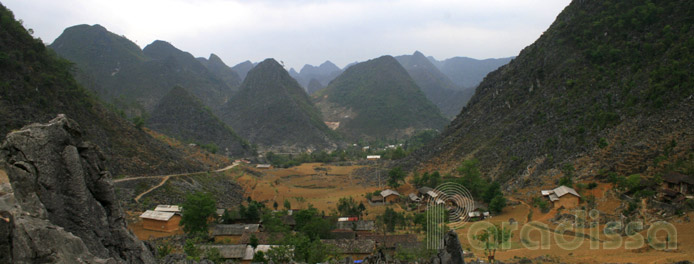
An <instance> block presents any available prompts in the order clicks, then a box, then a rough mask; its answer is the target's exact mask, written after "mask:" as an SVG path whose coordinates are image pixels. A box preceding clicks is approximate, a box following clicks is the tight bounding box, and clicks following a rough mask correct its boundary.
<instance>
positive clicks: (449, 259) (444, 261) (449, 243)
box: [431, 230, 465, 264]
mask: <svg viewBox="0 0 694 264" xmlns="http://www.w3.org/2000/svg"><path fill="white" fill-rule="evenodd" d="M431 263H441V264H464V263H465V260H464V259H463V247H462V245H460V240H458V234H457V233H455V231H453V230H450V231H448V233H446V237H445V238H444V239H443V248H442V249H441V250H439V253H438V254H437V255H436V256H435V257H434V258H433V259H432V260H431Z"/></svg>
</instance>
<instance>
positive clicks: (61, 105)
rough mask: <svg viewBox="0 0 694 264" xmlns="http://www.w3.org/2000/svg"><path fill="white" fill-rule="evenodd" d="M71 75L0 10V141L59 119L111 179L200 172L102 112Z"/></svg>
mask: <svg viewBox="0 0 694 264" xmlns="http://www.w3.org/2000/svg"><path fill="white" fill-rule="evenodd" d="M128 50H130V49H125V50H124V52H128ZM134 56H135V57H137V56H138V54H137V53H136V54H134ZM124 63H125V62H124ZM72 69H73V64H72V63H70V62H68V61H66V60H64V59H61V58H59V57H58V56H57V55H56V54H55V53H54V52H52V51H51V50H50V49H47V48H46V46H44V44H43V42H41V40H40V39H34V38H33V37H32V36H31V35H29V33H28V32H27V30H26V29H24V27H23V26H22V25H21V24H20V23H18V22H17V21H15V18H14V16H13V15H12V13H11V12H10V11H9V10H7V9H6V8H5V7H4V6H1V5H0V76H2V78H0V91H1V92H0V115H1V116H2V118H0V135H3V137H4V135H5V134H7V133H8V132H9V131H12V130H16V129H20V128H21V127H22V126H24V125H27V124H30V123H36V122H47V121H49V120H51V119H53V118H55V117H56V116H57V115H58V114H61V113H62V114H66V115H67V116H68V117H70V118H72V119H74V120H76V121H77V122H78V123H79V124H80V126H81V128H82V130H83V131H85V133H86V135H85V136H86V138H87V139H88V140H89V141H91V142H92V143H94V144H96V145H98V146H99V148H100V149H101V150H102V151H103V152H104V153H105V154H106V155H107V157H105V158H106V162H107V163H106V164H107V166H108V169H109V170H110V171H111V173H112V174H114V175H123V174H126V175H144V174H155V173H156V174H164V173H173V172H183V171H198V170H202V169H204V167H203V166H202V164H200V163H197V162H195V161H191V160H189V159H187V158H186V157H184V155H183V154H182V153H180V152H177V151H175V150H173V149H171V148H170V147H168V146H165V145H164V144H163V143H161V142H159V141H157V140H155V139H154V138H152V137H151V136H149V135H147V134H146V133H144V132H143V131H141V130H139V129H137V128H136V127H135V125H134V124H132V123H130V122H128V121H126V120H124V119H123V118H121V117H120V116H118V115H116V114H114V113H113V112H111V111H109V110H107V109H106V108H105V107H104V106H103V105H102V103H101V102H100V101H99V100H98V99H97V98H95V97H94V96H93V95H91V94H90V93H89V92H87V91H86V90H85V89H83V88H82V87H81V86H80V85H78V84H77V82H76V81H75V79H74V78H73V77H72V74H71V73H72Z"/></svg>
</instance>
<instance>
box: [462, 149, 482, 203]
mask: <svg viewBox="0 0 694 264" xmlns="http://www.w3.org/2000/svg"><path fill="white" fill-rule="evenodd" d="M457 171H458V174H459V175H460V176H461V177H460V178H459V179H458V183H460V184H462V185H463V186H465V188H467V189H468V190H469V191H470V194H472V196H473V197H474V198H477V199H481V198H482V194H483V192H484V191H485V190H487V182H486V181H485V180H484V179H482V173H481V172H480V170H479V161H477V159H469V160H465V161H463V163H462V164H461V165H460V167H458V169H457Z"/></svg>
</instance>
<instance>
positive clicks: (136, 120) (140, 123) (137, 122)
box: [133, 116, 145, 129]
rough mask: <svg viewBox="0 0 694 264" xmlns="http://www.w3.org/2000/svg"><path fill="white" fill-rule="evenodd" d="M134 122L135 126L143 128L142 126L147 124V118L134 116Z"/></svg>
mask: <svg viewBox="0 0 694 264" xmlns="http://www.w3.org/2000/svg"><path fill="white" fill-rule="evenodd" d="M133 124H134V125H135V128H137V129H142V127H143V126H144V125H145V118H144V117H142V116H136V117H133Z"/></svg>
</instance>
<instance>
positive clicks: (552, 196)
mask: <svg viewBox="0 0 694 264" xmlns="http://www.w3.org/2000/svg"><path fill="white" fill-rule="evenodd" d="M549 200H550V201H552V202H554V201H558V200H559V197H557V195H556V194H553V193H552V194H550V195H549Z"/></svg>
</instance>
